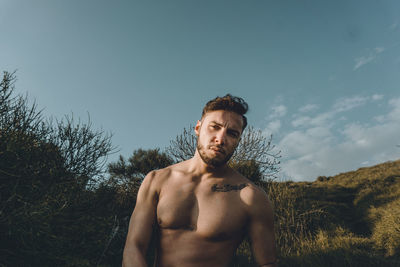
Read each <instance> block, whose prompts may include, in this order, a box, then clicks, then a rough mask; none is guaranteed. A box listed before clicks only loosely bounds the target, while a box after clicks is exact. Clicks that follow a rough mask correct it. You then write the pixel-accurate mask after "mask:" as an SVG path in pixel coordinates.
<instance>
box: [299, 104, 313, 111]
mask: <svg viewBox="0 0 400 267" xmlns="http://www.w3.org/2000/svg"><path fill="white" fill-rule="evenodd" d="M317 109H318V105H316V104H307V105H305V106H302V107H301V108H299V111H300V112H310V111H314V110H317Z"/></svg>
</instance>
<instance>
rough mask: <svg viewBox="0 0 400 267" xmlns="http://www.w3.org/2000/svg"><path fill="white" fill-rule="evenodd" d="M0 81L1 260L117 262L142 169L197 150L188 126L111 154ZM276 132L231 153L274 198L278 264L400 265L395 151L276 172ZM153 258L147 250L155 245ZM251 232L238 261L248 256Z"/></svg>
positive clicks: (85, 128) (96, 136)
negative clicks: (324, 170) (298, 177)
mask: <svg viewBox="0 0 400 267" xmlns="http://www.w3.org/2000/svg"><path fill="white" fill-rule="evenodd" d="M14 83H15V75H14V74H13V73H7V72H5V73H4V75H3V79H2V81H1V83H0V181H1V183H0V200H1V206H0V266H120V265H121V256H122V250H123V247H124V242H125V238H126V234H127V228H128V222H129V217H130V215H131V213H132V210H133V208H134V206H135V199H136V193H137V189H138V186H139V185H140V183H141V181H142V179H143V177H144V176H145V174H146V173H147V172H148V171H149V170H152V169H158V168H163V167H165V166H167V165H170V164H171V163H173V162H175V161H177V160H183V159H187V158H189V157H191V156H192V155H193V153H194V149H195V144H196V138H195V136H193V134H192V133H191V131H188V130H186V129H185V130H184V131H183V133H182V134H181V135H179V136H178V137H177V138H176V139H175V140H173V141H172V142H171V146H170V147H169V148H167V150H166V152H162V151H161V150H159V149H149V150H143V149H138V150H135V151H133V153H132V156H131V157H129V158H128V159H125V158H124V157H122V156H121V157H120V158H119V160H118V161H117V162H113V163H110V164H109V165H108V166H107V168H105V167H106V166H104V163H105V159H106V157H107V155H109V154H110V153H112V151H113V149H114V148H113V147H112V145H111V136H110V135H109V134H106V133H104V132H103V131H96V130H93V126H92V125H91V123H90V121H89V122H87V123H82V122H80V121H79V120H78V121H77V122H76V121H75V120H74V119H73V118H71V117H66V118H65V119H64V120H62V121H56V122H54V123H53V122H51V121H50V120H46V119H45V118H44V117H43V116H42V114H41V112H40V111H38V110H37V106H36V104H35V103H33V104H29V103H28V100H27V98H26V97H23V96H20V95H17V96H15V95H14V92H13V88H14ZM279 157H280V155H279V152H278V151H275V149H274V147H273V145H272V137H270V138H265V137H263V136H262V135H261V133H260V132H259V131H257V130H255V129H254V128H251V127H249V128H248V129H247V130H246V132H245V133H244V136H243V140H242V143H241V144H240V147H239V149H238V151H237V152H236V153H235V155H234V156H233V158H232V160H231V162H230V164H231V166H232V167H234V168H236V169H237V170H238V171H240V172H241V173H243V174H244V175H245V176H247V177H249V178H250V179H251V180H253V181H254V182H255V183H257V184H258V185H259V186H261V187H262V188H263V189H264V190H265V191H266V192H267V193H268V195H269V197H270V199H271V201H272V202H273V205H274V207H275V228H276V239H277V240H276V242H277V248H278V256H279V266H367V267H368V266H400V251H399V248H400V160H398V161H393V162H386V163H383V164H379V165H376V166H373V167H368V168H361V169H359V170H357V171H352V172H348V173H342V174H338V175H336V176H333V177H323V176H321V177H318V178H317V179H316V181H314V182H290V181H288V182H277V181H276V179H274V177H276V175H277V173H278V171H279ZM149 258H151V255H149ZM253 265H254V262H253V259H252V256H251V253H250V245H249V242H248V241H247V240H245V241H244V242H243V243H242V244H241V245H240V247H239V249H238V250H237V253H236V256H235V258H234V261H233V263H232V266H253Z"/></svg>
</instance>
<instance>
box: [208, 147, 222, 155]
mask: <svg viewBox="0 0 400 267" xmlns="http://www.w3.org/2000/svg"><path fill="white" fill-rule="evenodd" d="M209 148H210V149H211V150H213V151H215V152H217V153H220V154H225V151H224V149H222V148H220V147H217V146H210V147H209Z"/></svg>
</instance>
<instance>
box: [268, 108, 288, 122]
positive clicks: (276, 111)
mask: <svg viewBox="0 0 400 267" xmlns="http://www.w3.org/2000/svg"><path fill="white" fill-rule="evenodd" d="M271 111H272V112H271V114H269V116H268V117H269V118H270V119H274V118H281V117H283V116H285V115H286V112H287V108H286V106H285V105H276V106H273V107H271Z"/></svg>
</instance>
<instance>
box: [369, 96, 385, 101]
mask: <svg viewBox="0 0 400 267" xmlns="http://www.w3.org/2000/svg"><path fill="white" fill-rule="evenodd" d="M383 97H384V95H378V94H375V95H373V96H372V97H371V98H372V100H374V101H377V100H382V99H383Z"/></svg>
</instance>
